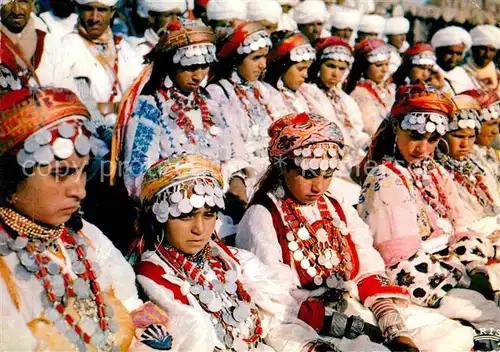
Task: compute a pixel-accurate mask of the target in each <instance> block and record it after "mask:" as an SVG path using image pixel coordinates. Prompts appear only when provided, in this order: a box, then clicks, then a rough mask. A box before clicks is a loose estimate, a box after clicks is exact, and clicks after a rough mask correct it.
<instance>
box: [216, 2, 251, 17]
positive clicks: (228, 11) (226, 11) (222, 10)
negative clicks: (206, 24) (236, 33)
mask: <svg viewBox="0 0 500 352" xmlns="http://www.w3.org/2000/svg"><path fill="white" fill-rule="evenodd" d="M207 18H208V19H209V20H214V21H224V20H229V21H231V20H233V19H239V20H246V18H247V6H246V3H245V2H244V1H242V0H210V1H209V2H208V5H207Z"/></svg>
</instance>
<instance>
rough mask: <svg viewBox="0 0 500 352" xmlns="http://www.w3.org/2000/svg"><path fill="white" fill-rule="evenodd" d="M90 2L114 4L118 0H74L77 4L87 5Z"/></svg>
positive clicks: (105, 4)
mask: <svg viewBox="0 0 500 352" xmlns="http://www.w3.org/2000/svg"><path fill="white" fill-rule="evenodd" d="M91 2H98V3H99V4H103V5H104V6H109V7H111V6H115V5H116V3H117V2H118V0H76V3H77V4H79V5H87V4H90V3H91Z"/></svg>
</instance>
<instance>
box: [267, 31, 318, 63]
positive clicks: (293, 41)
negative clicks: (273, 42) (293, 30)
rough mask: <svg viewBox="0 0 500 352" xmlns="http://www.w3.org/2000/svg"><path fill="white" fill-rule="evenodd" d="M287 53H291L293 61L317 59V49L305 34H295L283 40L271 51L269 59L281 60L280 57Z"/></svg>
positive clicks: (270, 60) (269, 60)
mask: <svg viewBox="0 0 500 352" xmlns="http://www.w3.org/2000/svg"><path fill="white" fill-rule="evenodd" d="M286 54H290V60H291V61H293V62H302V61H313V60H315V59H316V50H315V49H314V48H313V47H312V45H311V44H310V42H309V39H307V37H306V36H305V35H303V34H295V35H292V36H291V37H289V38H286V39H284V40H283V41H281V42H280V43H279V44H278V45H277V46H276V48H274V49H273V51H271V53H269V57H268V59H267V61H268V62H272V61H276V60H279V58H281V57H282V56H284V55H286Z"/></svg>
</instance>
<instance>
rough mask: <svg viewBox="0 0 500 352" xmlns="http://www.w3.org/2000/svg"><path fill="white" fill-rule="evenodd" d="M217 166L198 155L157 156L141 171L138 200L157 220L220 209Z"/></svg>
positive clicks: (220, 196)
mask: <svg viewBox="0 0 500 352" xmlns="http://www.w3.org/2000/svg"><path fill="white" fill-rule="evenodd" d="M223 186H224V182H223V178H222V173H221V170H220V168H219V167H218V166H217V165H216V164H214V163H213V162H212V161H211V160H210V159H208V158H206V157H204V156H201V155H188V154H183V155H180V156H174V157H172V158H167V159H161V160H159V161H158V162H156V163H155V164H154V165H153V166H151V167H150V168H149V169H148V170H147V171H146V173H145V175H144V179H143V182H142V191H141V202H142V204H143V206H144V207H146V208H147V209H150V210H151V211H152V212H153V214H154V215H155V216H156V219H157V220H158V222H160V223H165V222H167V220H168V219H169V217H175V218H176V217H179V216H180V215H181V214H189V213H190V212H191V211H193V209H199V208H203V207H204V206H205V205H207V206H209V207H218V208H220V209H223V208H224V199H223V192H222V189H223Z"/></svg>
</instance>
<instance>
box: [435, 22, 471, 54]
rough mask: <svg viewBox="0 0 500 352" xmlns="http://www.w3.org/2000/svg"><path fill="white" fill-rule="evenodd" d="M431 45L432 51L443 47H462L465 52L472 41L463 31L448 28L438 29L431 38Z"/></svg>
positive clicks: (458, 28) (459, 28)
mask: <svg viewBox="0 0 500 352" xmlns="http://www.w3.org/2000/svg"><path fill="white" fill-rule="evenodd" d="M431 45H432V48H433V49H434V50H436V49H437V48H440V47H443V46H453V45H464V47H465V51H467V50H469V49H470V47H471V45H472V39H471V37H470V35H469V33H468V32H467V31H466V30H465V29H463V28H461V27H457V26H449V27H445V28H442V29H440V30H439V31H437V32H436V33H435V34H434V35H433V36H432V39H431Z"/></svg>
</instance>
